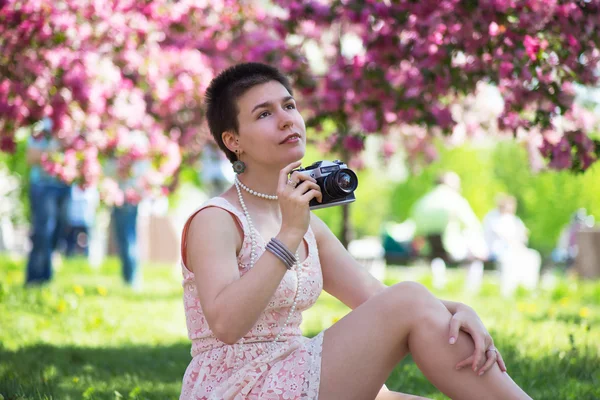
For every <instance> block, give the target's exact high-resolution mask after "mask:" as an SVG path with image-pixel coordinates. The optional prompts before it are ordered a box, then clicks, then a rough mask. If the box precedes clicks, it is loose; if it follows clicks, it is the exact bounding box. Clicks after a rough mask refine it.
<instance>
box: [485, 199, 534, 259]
mask: <svg viewBox="0 0 600 400" xmlns="http://www.w3.org/2000/svg"><path fill="white" fill-rule="evenodd" d="M516 211H517V199H516V198H515V197H513V196H509V195H506V194H500V195H498V198H497V199H496V208H494V209H493V210H491V211H490V212H489V213H487V215H486V216H485V217H484V218H483V234H484V237H485V241H486V243H487V245H488V249H489V251H490V257H489V258H490V261H496V260H498V259H499V258H500V256H501V255H502V254H503V253H505V252H507V251H511V250H514V249H521V248H526V247H527V241H528V236H529V232H528V230H527V228H526V227H525V224H524V223H523V221H522V220H521V218H519V217H518V216H517V215H516Z"/></svg>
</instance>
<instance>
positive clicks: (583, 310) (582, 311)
mask: <svg viewBox="0 0 600 400" xmlns="http://www.w3.org/2000/svg"><path fill="white" fill-rule="evenodd" d="M579 316H580V317H581V318H587V317H589V316H590V309H589V308H587V307H581V309H580V310H579Z"/></svg>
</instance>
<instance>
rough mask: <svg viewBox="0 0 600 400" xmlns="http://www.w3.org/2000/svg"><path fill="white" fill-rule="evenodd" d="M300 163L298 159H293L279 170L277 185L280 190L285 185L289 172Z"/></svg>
mask: <svg viewBox="0 0 600 400" xmlns="http://www.w3.org/2000/svg"><path fill="white" fill-rule="evenodd" d="M301 164H302V163H301V162H300V161H295V162H293V163H291V164H288V165H286V166H285V167H284V168H283V169H282V170H281V171H279V182H278V183H277V186H278V188H279V190H280V191H283V190H284V189H285V185H287V184H288V176H289V175H290V172H292V171H293V170H294V168H298V167H299V166H300V165H301Z"/></svg>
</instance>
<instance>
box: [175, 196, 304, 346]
mask: <svg viewBox="0 0 600 400" xmlns="http://www.w3.org/2000/svg"><path fill="white" fill-rule="evenodd" d="M238 229H239V227H238V225H237V224H236V222H234V220H233V218H232V217H231V215H230V214H229V213H228V212H227V211H225V210H222V209H219V208H216V207H210V208H206V209H204V210H202V211H200V212H198V214H196V216H195V217H194V218H193V219H192V221H191V223H190V228H189V230H188V237H187V247H186V260H187V263H186V265H187V266H188V268H190V269H191V270H193V272H194V275H195V282H196V286H197V288H198V297H199V299H200V304H201V306H202V310H203V311H204V315H205V316H206V320H207V322H208V325H209V326H210V328H211V330H212V331H213V333H214V334H215V336H216V337H217V338H218V339H219V340H221V341H223V342H225V343H227V344H233V343H235V342H237V341H238V340H239V339H240V338H241V337H243V336H244V335H245V334H246V333H247V332H248V331H249V330H250V329H251V328H252V327H253V326H254V324H255V323H256V321H257V320H258V318H259V316H260V314H261V313H262V312H263V311H264V310H265V308H266V307H267V305H268V303H269V301H270V299H271V297H273V294H274V293H275V290H276V289H277V286H278V285H279V283H280V282H281V279H282V278H283V276H284V275H285V272H286V271H287V269H286V267H285V265H284V264H283V263H282V262H281V260H279V259H278V258H277V257H275V256H274V255H273V254H271V253H270V252H268V251H265V252H264V253H263V255H262V256H261V257H260V258H259V259H258V260H257V261H256V263H255V265H254V267H253V268H252V269H250V270H249V271H248V272H247V273H245V274H244V276H242V277H240V274H239V271H238V265H237V257H236V254H237V252H238V251H239V249H240V248H241V241H242V240H241V237H240V236H241V235H240V233H239V231H238ZM277 238H278V239H279V240H281V241H282V242H283V243H284V244H285V245H286V246H287V247H288V248H289V249H295V248H297V247H298V246H299V245H300V241H301V240H302V236H301V235H299V234H298V233H294V232H288V231H286V230H282V231H280V233H279V234H278V235H277Z"/></svg>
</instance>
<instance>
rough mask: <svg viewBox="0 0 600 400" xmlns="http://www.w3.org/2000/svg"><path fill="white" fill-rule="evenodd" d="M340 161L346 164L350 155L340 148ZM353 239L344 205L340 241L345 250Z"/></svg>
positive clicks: (347, 205)
mask: <svg viewBox="0 0 600 400" xmlns="http://www.w3.org/2000/svg"><path fill="white" fill-rule="evenodd" d="M340 155H341V157H342V158H341V160H342V161H343V162H344V163H346V164H347V163H348V162H349V159H350V154H349V153H348V151H347V150H346V149H345V148H342V149H341V151H340ZM352 239H354V232H353V229H352V222H351V221H350V204H345V205H343V206H342V226H341V231H340V241H341V242H342V244H343V245H344V247H345V248H348V244H349V243H350V241H351V240H352Z"/></svg>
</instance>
